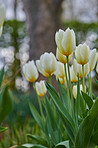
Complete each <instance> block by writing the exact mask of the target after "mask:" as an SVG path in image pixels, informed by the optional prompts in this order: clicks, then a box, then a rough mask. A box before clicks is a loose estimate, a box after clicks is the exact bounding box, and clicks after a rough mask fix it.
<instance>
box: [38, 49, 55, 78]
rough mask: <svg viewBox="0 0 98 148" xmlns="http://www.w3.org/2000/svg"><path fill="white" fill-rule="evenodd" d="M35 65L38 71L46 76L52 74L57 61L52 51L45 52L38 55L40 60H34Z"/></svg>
mask: <svg viewBox="0 0 98 148" xmlns="http://www.w3.org/2000/svg"><path fill="white" fill-rule="evenodd" d="M36 65H37V68H38V70H39V72H40V73H41V74H42V75H44V76H46V77H49V76H50V75H52V74H53V73H54V72H55V71H56V69H57V61H56V58H55V56H54V54H53V53H47V52H45V53H44V54H43V55H41V56H40V60H37V61H36Z"/></svg>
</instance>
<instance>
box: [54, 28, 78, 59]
mask: <svg viewBox="0 0 98 148" xmlns="http://www.w3.org/2000/svg"><path fill="white" fill-rule="evenodd" d="M55 41H56V44H57V47H58V50H59V52H60V53H62V54H63V55H65V56H69V55H70V54H71V53H72V52H73V51H74V50H75V48H76V40H75V33H74V31H73V30H70V29H69V28H68V29H67V30H65V32H64V31H63V30H61V29H60V30H59V31H58V32H56V35H55Z"/></svg>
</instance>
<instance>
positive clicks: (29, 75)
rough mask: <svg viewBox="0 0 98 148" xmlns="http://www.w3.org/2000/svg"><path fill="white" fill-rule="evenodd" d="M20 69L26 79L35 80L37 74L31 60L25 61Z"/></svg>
mask: <svg viewBox="0 0 98 148" xmlns="http://www.w3.org/2000/svg"><path fill="white" fill-rule="evenodd" d="M22 70H23V73H24V75H25V77H26V79H27V80H28V81H30V82H35V81H36V80H37V78H38V76H39V74H38V71H37V68H36V66H35V64H34V61H33V60H32V61H29V62H28V63H26V64H25V65H24V66H23V68H22Z"/></svg>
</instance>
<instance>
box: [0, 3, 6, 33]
mask: <svg viewBox="0 0 98 148" xmlns="http://www.w3.org/2000/svg"><path fill="white" fill-rule="evenodd" d="M4 19H5V7H4V5H3V4H2V3H1V2H0V36H1V34H2V28H3V23H4Z"/></svg>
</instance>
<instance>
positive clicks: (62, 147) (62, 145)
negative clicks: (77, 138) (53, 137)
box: [55, 140, 70, 148]
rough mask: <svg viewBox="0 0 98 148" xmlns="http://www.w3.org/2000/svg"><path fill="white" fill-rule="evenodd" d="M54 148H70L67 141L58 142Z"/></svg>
mask: <svg viewBox="0 0 98 148" xmlns="http://www.w3.org/2000/svg"><path fill="white" fill-rule="evenodd" d="M55 148H70V147H69V141H68V140H66V141H63V142H60V143H58V144H57V145H56V146H55Z"/></svg>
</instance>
